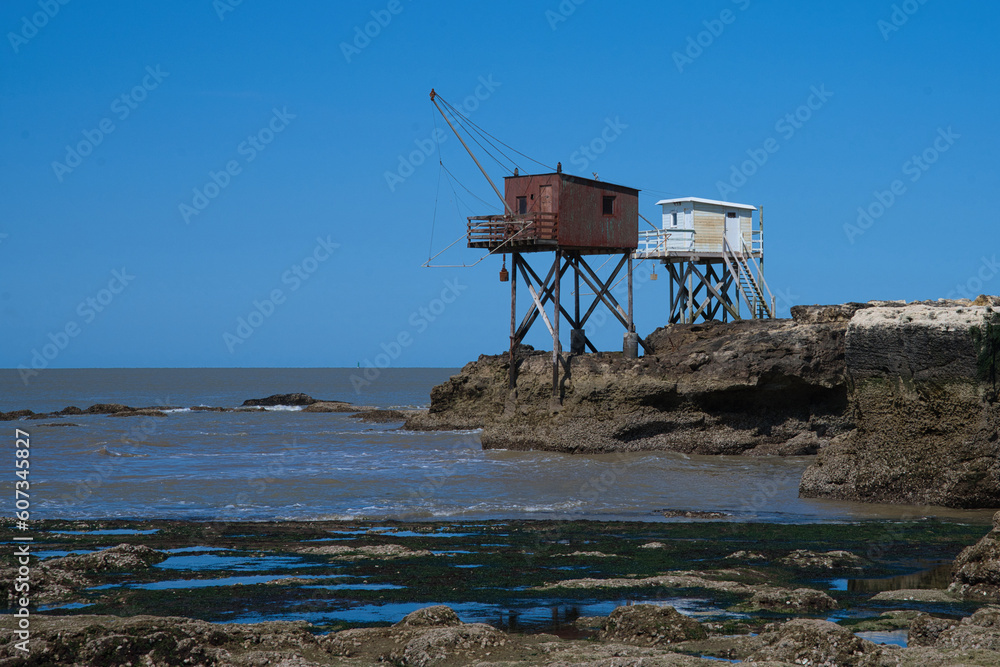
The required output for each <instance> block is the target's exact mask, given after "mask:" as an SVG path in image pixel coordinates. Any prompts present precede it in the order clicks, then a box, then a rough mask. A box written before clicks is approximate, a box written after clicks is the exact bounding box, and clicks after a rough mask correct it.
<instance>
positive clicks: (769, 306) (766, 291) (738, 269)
mask: <svg viewBox="0 0 1000 667" xmlns="http://www.w3.org/2000/svg"><path fill="white" fill-rule="evenodd" d="M722 243H723V246H722V247H723V253H722V255H723V258H724V259H725V262H726V267H727V268H728V269H729V273H730V275H731V276H732V278H733V282H735V283H736V284H738V285H739V292H740V296H741V297H742V300H743V302H744V303H746V306H747V308H749V309H750V313H751V317H754V318H765V317H766V318H771V317H774V311H775V302H774V296H773V295H772V294H771V290H770V288H769V287H768V286H767V281H765V280H764V274H763V273H762V272H761V269H760V265H759V264H758V263H757V260H756V259H754V257H753V254H752V253H751V252H750V249H749V248H748V247H747V244H746V241H742V239H741V246H742V247H741V248H740V252H734V251H733V248H732V247H731V246H730V245H729V241H728V240H727V239H723V242H722Z"/></svg>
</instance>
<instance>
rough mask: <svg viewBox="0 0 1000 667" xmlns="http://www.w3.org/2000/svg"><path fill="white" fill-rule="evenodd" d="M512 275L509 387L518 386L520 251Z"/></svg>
mask: <svg viewBox="0 0 1000 667" xmlns="http://www.w3.org/2000/svg"><path fill="white" fill-rule="evenodd" d="M510 260H511V273H512V274H513V275H511V277H510V359H509V361H510V371H509V372H508V380H509V388H510V389H511V390H513V389H514V388H516V387H517V358H516V357H517V355H516V353H515V350H516V349H517V346H518V344H519V343H520V342H521V341H519V340H518V339H517V267H518V263H519V262H520V261H521V255H520V253H516V252H515V253H512V254H511V256H510Z"/></svg>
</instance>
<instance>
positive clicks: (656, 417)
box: [407, 304, 865, 454]
mask: <svg viewBox="0 0 1000 667" xmlns="http://www.w3.org/2000/svg"><path fill="white" fill-rule="evenodd" d="M863 307H865V306H862V305H861V304H849V305H845V306H833V307H803V308H796V309H795V312H794V315H795V319H791V320H770V321H760V320H757V321H743V322H734V323H727V324H723V323H716V322H710V323H703V324H694V325H675V326H672V327H669V328H661V329H658V330H657V331H655V332H653V334H651V335H650V336H649V337H648V339H647V342H648V343H649V344H650V346H651V347H652V348H653V350H654V353H653V354H647V355H646V356H644V357H642V358H641V359H638V360H626V359H624V358H623V357H622V355H621V354H585V355H578V356H572V357H570V358H569V360H568V371H569V372H568V376H567V377H566V379H565V381H564V382H563V383H562V386H561V388H560V389H561V391H560V394H561V399H562V405H561V407H560V408H559V409H558V410H553V409H552V404H551V398H552V384H551V382H552V381H551V378H552V366H551V355H550V354H549V353H542V352H535V351H533V350H531V349H530V348H523V349H522V350H521V354H520V355H519V365H518V370H517V390H516V392H514V393H512V392H510V391H509V390H508V371H509V365H508V361H507V355H498V356H482V357H480V358H479V359H478V360H477V361H475V362H473V363H470V364H468V365H467V366H466V367H465V368H463V369H462V372H461V373H460V374H458V375H456V376H454V377H452V378H451V379H450V380H449V381H448V382H446V383H444V384H442V385H439V386H437V387H435V388H434V390H433V391H432V393H431V408H430V410H429V412H428V413H426V414H421V415H417V416H415V417H412V418H411V419H410V420H409V421H408V422H407V428H410V429H442V428H443V429H464V428H482V429H483V434H482V442H483V446H484V447H486V448H502V449H550V450H552V449H554V450H561V451H572V452H582V451H592V452H597V451H605V452H606V451H627V450H673V451H680V452H685V453H697V454H812V453H815V452H816V451H817V450H818V449H819V448H820V447H821V446H822V445H823V444H825V443H826V442H828V441H829V440H830V439H831V438H833V437H836V436H838V435H840V434H843V433H846V432H847V431H849V430H850V429H851V428H852V426H853V425H852V423H851V421H850V418H849V417H848V416H847V376H846V365H845V360H844V359H845V357H844V334H845V332H846V329H847V322H848V321H849V319H850V317H851V315H853V313H854V312H855V311H857V310H858V309H860V308H863Z"/></svg>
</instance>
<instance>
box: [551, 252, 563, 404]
mask: <svg viewBox="0 0 1000 667" xmlns="http://www.w3.org/2000/svg"><path fill="white" fill-rule="evenodd" d="M554 268H555V272H554V275H555V284H554V285H553V288H552V300H553V301H554V302H555V309H554V311H555V312H554V316H553V318H552V400H553V401H558V400H559V353H560V349H559V320H561V319H562V318H561V317H560V316H559V315H560V313H559V297H560V294H559V284H560V283H561V282H562V280H561V277H562V271H561V269H562V250H556V260H555V267H554Z"/></svg>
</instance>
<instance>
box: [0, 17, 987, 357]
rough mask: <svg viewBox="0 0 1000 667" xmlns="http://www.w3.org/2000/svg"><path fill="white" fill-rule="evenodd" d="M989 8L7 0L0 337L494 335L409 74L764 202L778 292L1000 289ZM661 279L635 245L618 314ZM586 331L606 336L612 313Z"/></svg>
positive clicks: (652, 177) (261, 344)
mask: <svg viewBox="0 0 1000 667" xmlns="http://www.w3.org/2000/svg"><path fill="white" fill-rule="evenodd" d="M998 18H1000V6H998V5H997V4H996V3H993V2H986V1H981V2H967V3H947V2H944V1H943V0H906V1H905V2H903V1H898V2H892V1H890V0H885V1H884V2H879V1H873V0H840V1H838V2H824V3H817V2H792V1H778V0H770V1H768V0H713V1H706V2H697V3H695V2H679V1H674V2H614V3H613V2H608V1H606V0H562V1H561V2H560V1H559V0H551V1H549V2H528V1H526V0H515V1H507V2H475V3H471V2H444V1H443V2H433V1H431V0H426V1H419V0H418V1H414V0H376V1H374V2H367V1H353V0H351V1H348V0H338V1H337V2H316V1H314V2H310V1H306V2H295V3H278V2H264V1H263V0H242V2H238V1H237V0H215V1H214V2H213V0H178V1H176V2H125V1H123V0H107V1H104V2H84V1H83V0H40V1H39V0H7V1H6V2H4V3H3V4H2V6H0V27H2V31H3V33H4V39H3V44H0V67H2V79H0V104H2V112H3V123H2V133H0V153H2V155H3V158H2V165H3V167H2V168H3V184H4V188H3V207H4V211H3V216H2V217H0V341H2V345H0V367H6V368H16V367H18V366H19V365H24V366H26V367H29V368H30V367H31V366H32V365H33V363H34V365H36V366H47V367H49V368H65V367H120V366H124V367H128V366H140V367H141V366H148V367H163V366H180V367H186V366H192V367H196V366H249V367H253V366H319V367H330V366H356V365H357V364H359V363H360V364H362V365H364V364H365V363H366V362H372V363H374V362H375V360H376V358H377V356H378V355H379V354H385V355H386V357H383V358H382V362H383V363H385V362H386V360H387V359H388V360H389V361H390V362H391V365H393V366H458V365H461V364H463V363H465V362H466V361H469V360H472V359H475V358H476V356H477V355H479V354H480V353H498V352H500V351H502V350H504V349H505V348H506V346H507V340H508V339H507V336H508V323H509V310H508V303H509V290H508V287H507V286H506V285H504V284H502V283H500V282H499V281H498V280H497V271H498V269H499V264H500V262H499V259H498V258H489V259H488V260H486V261H484V262H483V263H482V264H480V265H479V266H477V267H475V268H470V269H431V268H421V263H422V262H424V261H425V260H426V259H427V258H428V255H429V253H430V252H431V251H432V250H433V252H438V251H439V250H441V249H443V248H444V247H445V246H447V245H448V244H449V243H451V242H452V241H454V240H455V239H457V238H458V237H460V236H461V235H462V234H463V233H464V230H465V217H466V216H468V215H472V214H485V213H492V212H495V211H496V210H497V205H498V202H497V201H495V199H496V198H495V196H494V195H493V194H492V192H491V191H490V190H489V187H488V185H487V184H486V182H485V180H484V179H483V178H482V176H481V175H480V174H479V173H478V172H477V171H476V168H475V166H474V165H473V164H472V162H471V160H470V159H469V157H468V155H467V154H466V153H465V152H464V151H463V150H462V149H461V146H460V145H459V144H458V142H457V141H456V140H455V138H454V137H453V136H450V135H449V136H448V137H447V139H446V140H444V141H442V142H440V143H438V142H437V141H435V139H434V138H435V137H436V136H440V135H436V134H435V130H436V129H440V128H441V127H443V124H442V121H441V119H440V117H435V114H436V111H435V110H434V107H433V105H432V104H431V102H430V100H429V99H428V93H429V92H430V90H431V88H432V87H433V88H436V89H437V91H438V92H439V93H440V94H441V95H442V96H443V97H444V98H445V99H446V100H448V101H449V102H451V103H452V104H455V105H462V106H463V107H464V108H465V109H466V110H467V111H468V112H469V115H470V117H471V118H472V119H473V120H475V122H476V123H478V124H479V125H481V126H482V127H484V128H486V129H487V130H489V131H490V132H491V133H492V134H494V135H495V136H497V137H499V138H500V139H502V140H503V141H505V142H506V143H508V144H510V145H512V146H514V147H515V148H517V149H519V150H520V151H522V152H524V153H526V154H528V155H530V156H532V157H534V158H537V159H539V160H541V161H542V162H544V163H546V164H550V165H551V164H555V163H556V162H557V161H562V163H563V165H564V168H565V170H566V171H568V172H570V173H576V174H580V175H584V176H588V177H589V176H590V175H591V174H592V173H593V172H598V173H599V174H600V177H601V179H602V180H606V181H611V182H615V183H621V184H624V185H629V186H632V187H636V188H641V189H642V190H643V193H642V195H641V198H640V205H641V212H642V213H643V214H644V215H646V217H649V218H650V219H653V220H655V219H656V216H657V215H658V213H659V211H658V209H657V207H656V206H655V202H656V201H657V199H660V198H663V197H665V196H701V197H707V198H713V199H718V198H725V199H730V200H733V201H737V202H744V203H750V204H755V205H764V206H765V223H766V234H767V235H766V255H765V256H766V269H767V279H768V282H769V283H770V285H771V287H772V289H774V290H775V291H776V293H777V296H778V300H779V311H780V312H781V313H782V314H785V315H787V312H788V307H789V306H790V305H794V304H799V303H839V302H843V301H865V300H869V299H906V300H915V299H936V298H941V297H945V296H949V295H951V296H958V295H960V294H961V292H959V291H957V290H959V289H961V290H963V291H964V290H968V291H969V292H971V293H973V296H974V295H975V294H977V293H980V292H988V293H994V294H996V293H1000V266H998V265H996V263H995V257H996V254H1000V253H998V247H997V246H998V243H997V241H998V238H1000V234H998V232H997V226H998V223H1000V217H998V215H997V207H996V203H995V202H994V200H993V198H994V197H995V196H996V193H997V190H998V187H997V186H998V182H1000V176H998V162H997V156H998V155H1000V140H998V132H997V118H998V112H1000V108H998V107H1000V104H998V101H1000V92H998V91H1000V85H998V84H1000V80H998V75H997V67H998V64H1000V40H998V39H997V35H998V34H1000V21H998ZM366 33H367V34H366ZM602 136H603V137H605V138H611V139H612V140H611V141H603V140H602V141H597V140H598V139H599V138H601V137H602ZM583 147H589V149H588V150H587V151H586V152H584V151H582V150H581V148H583ZM595 149H600V150H599V151H597V150H595ZM414 151H418V153H417V154H415V153H414ZM420 151H423V152H424V153H430V156H429V157H427V158H425V159H424V158H423V157H422V155H421V154H420V153H419V152H420ZM587 153H589V155H588V154H587ZM439 158H440V159H441V160H442V161H443V163H444V165H445V167H447V168H448V170H449V171H450V172H451V173H452V174H453V175H454V178H455V180H456V181H457V183H459V184H461V185H458V184H455V185H453V183H452V181H451V179H450V178H449V177H448V176H447V174H444V173H443V171H442V169H441V168H440V166H439V164H438V159H439ZM754 159H755V160H756V163H753V162H748V160H754ZM487 167H488V168H491V174H492V175H493V176H494V177H495V178H496V179H498V181H499V179H501V178H502V176H503V175H504V173H503V172H502V171H501V170H500V169H499V167H498V166H497V165H496V164H495V163H487ZM538 169H539V170H540V168H538ZM463 186H464V187H466V188H468V189H469V190H471V191H472V193H474V194H475V196H478V197H481V198H482V199H483V200H484V201H485V202H486V203H480V202H478V201H477V200H476V199H475V198H474V197H473V195H472V194H470V193H469V192H467V191H466V190H464V189H463ZM453 188H454V189H453ZM456 193H457V196H456ZM859 209H861V210H862V211H867V213H868V215H869V216H870V217H867V218H865V217H862V218H861V220H860V223H859V216H860V213H859ZM479 256H480V253H479V252H477V251H475V250H467V249H465V248H464V247H462V244H459V245H458V246H456V247H455V248H453V249H452V250H451V251H448V252H446V253H445V254H444V255H442V258H441V259H442V260H447V261H448V262H451V263H461V262H468V263H471V262H473V261H475V260H476V259H478V258H479ZM275 297H276V298H275ZM442 298H444V300H443V301H438V300H439V299H442ZM446 301H448V302H450V303H445V302H446ZM667 302H668V291H667V283H666V281H665V280H663V275H662V273H661V279H660V280H659V281H657V282H651V281H642V282H641V284H640V285H639V287H638V289H637V292H636V312H637V317H636V321H637V326H638V330H639V333H640V334H648V333H649V332H650V331H652V330H653V329H654V328H656V327H657V326H660V325H662V324H663V323H664V317H665V312H666V309H667ZM255 312H256V313H258V314H257V315H253V313H255ZM241 318H243V320H245V321H246V324H244V325H241V323H240V322H241ZM541 331H543V329H539V330H538V331H536V332H535V333H534V334H533V336H532V337H531V338H529V340H528V342H531V343H533V344H535V345H536V346H538V347H547V345H548V344H547V343H546V341H545V338H544V337H543V336H542V335H541V333H540V332H541ZM593 335H594V337H595V338H596V339H597V342H598V344H599V345H601V346H602V347H604V348H605V349H620V346H621V330H620V329H619V328H617V327H613V326H611V325H610V324H609V325H607V326H606V327H604V328H603V329H602V330H601V331H597V332H593ZM400 339H402V341H403V342H404V343H405V345H400V346H399V347H398V348H397V347H396V345H397V344H396V343H395V341H398V340H400ZM565 344H568V340H565V341H564V345H565ZM46 346H48V347H47V348H46ZM39 355H41V356H39Z"/></svg>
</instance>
